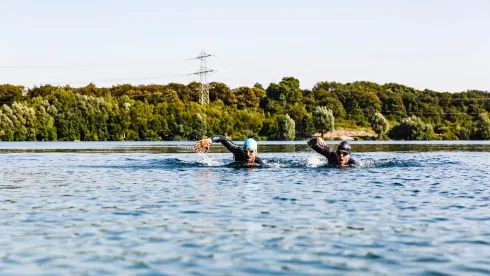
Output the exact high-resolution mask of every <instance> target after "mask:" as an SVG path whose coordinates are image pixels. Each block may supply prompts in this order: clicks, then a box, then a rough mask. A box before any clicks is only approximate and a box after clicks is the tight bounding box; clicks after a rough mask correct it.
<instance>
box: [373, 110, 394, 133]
mask: <svg viewBox="0 0 490 276" xmlns="http://www.w3.org/2000/svg"><path fill="white" fill-rule="evenodd" d="M371 127H372V128H373V130H374V132H376V134H378V138H380V139H383V138H384V137H385V135H386V133H387V132H388V131H389V130H390V123H389V122H388V120H386V118H385V117H384V116H383V114H381V113H379V112H376V113H375V114H374V116H373V118H372V119H371Z"/></svg>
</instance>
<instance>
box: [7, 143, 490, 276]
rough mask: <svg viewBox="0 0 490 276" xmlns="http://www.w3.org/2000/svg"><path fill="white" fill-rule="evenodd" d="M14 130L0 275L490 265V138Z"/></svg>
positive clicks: (436, 269) (440, 270) (431, 269)
mask: <svg viewBox="0 0 490 276" xmlns="http://www.w3.org/2000/svg"><path fill="white" fill-rule="evenodd" d="M353 149H354V151H355V153H354V155H353V156H354V157H355V158H358V159H360V160H362V162H361V164H362V166H361V168H349V169H338V168H329V167H327V166H326V164H325V161H324V160H323V158H321V156H319V155H318V154H316V153H314V152H312V151H311V150H309V149H308V147H306V146H305V145H304V142H259V150H260V152H259V156H260V157H261V158H262V159H263V160H265V161H266V163H267V166H265V167H263V168H235V167H234V166H232V165H230V163H231V161H232V155H231V154H230V153H227V152H226V150H225V149H224V148H223V147H222V146H219V145H215V146H213V148H212V152H211V153H209V154H196V153H193V152H192V142H172V143H169V142H145V143H118V142H94V143H84V142H81V143H74V142H65V143H63V142H61V143H3V142H2V143H0V209H1V212H0V230H1V231H2V235H0V274H4V275H12V274H19V275H24V274H29V275H73V274H75V275H79V274H90V275H92V274H93V275H99V274H100V275H122V274H123V275H124V274H134V275H175V274H186V275H188V274H197V275H229V274H238V275H251V274H259V275H263V274H271V275H282V274H296V275H297V274H301V275H325V274H342V275H346V274H347V275H349V274H353V275H354V274H355V275H357V274H363V275H370V274H371V275H380V274H390V275H392V274H393V273H394V272H395V273H396V274H409V275H413V274H416V275H464V274H467V275H479V274H480V275H488V274H490V242H489V241H490V230H489V229H490V211H489V210H490V208H489V207H490V206H489V202H490V192H489V184H488V183H490V181H489V180H490V177H489V174H490V173H489V172H490V163H489V162H488V160H489V158H490V144H489V143H488V142H474V141H473V142H462V143H460V142H442V143H441V142H429V143H427V142H426V143H422V142H416V143H414V142H403V143H401V142H388V143H380V142H353Z"/></svg>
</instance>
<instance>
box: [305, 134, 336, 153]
mask: <svg viewBox="0 0 490 276" xmlns="http://www.w3.org/2000/svg"><path fill="white" fill-rule="evenodd" d="M307 143H308V146H310V148H312V149H313V150H314V151H316V152H318V153H319V154H321V155H323V156H325V157H329V156H328V155H329V154H331V153H332V152H333V149H332V148H331V147H329V146H328V145H327V144H326V143H325V141H323V139H322V138H321V137H313V138H310V139H309V140H308V142H307Z"/></svg>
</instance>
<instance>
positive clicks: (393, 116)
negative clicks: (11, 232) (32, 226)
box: [0, 77, 490, 141]
mask: <svg viewBox="0 0 490 276" xmlns="http://www.w3.org/2000/svg"><path fill="white" fill-rule="evenodd" d="M200 88H201V84H200V83H198V82H191V83H189V84H187V85H185V84H178V83H169V84H166V85H159V84H151V85H138V86H134V85H130V84H120V85H115V86H112V87H97V86H95V85H94V84H89V85H87V86H84V87H78V88H73V87H70V86H62V87H61V86H60V87H56V86H52V85H43V86H39V87H33V88H30V89H25V88H24V87H23V86H15V85H11V84H4V85H0V140H8V141H21V140H39V141H54V140H94V141H95V140H176V139H185V140H195V139H199V138H201V137H203V136H208V137H209V136H211V135H214V134H224V135H227V136H232V137H233V138H234V139H245V138H247V137H255V138H257V139H281V140H283V139H286V140H287V139H300V138H306V137H310V136H311V135H312V134H313V133H314V132H321V133H322V135H323V134H324V133H325V132H327V131H332V130H333V129H334V126H337V127H343V128H346V129H357V128H361V127H369V126H371V127H372V128H373V129H374V130H375V131H376V132H377V133H378V135H379V137H380V139H385V138H386V137H387V136H386V135H387V133H388V134H389V135H388V136H389V137H391V138H394V139H446V140H447V139H451V140H456V139H465V140H466V139H490V138H489V135H490V134H489V132H490V131H489V130H488V115H487V113H488V112H489V111H490V93H488V92H485V91H477V90H470V91H466V92H460V93H438V92H435V91H431V90H427V89H426V90H423V91H420V90H416V89H414V88H411V87H407V86H404V85H400V84H396V83H387V84H383V85H379V84H376V83H372V82H366V81H358V82H352V83H345V84H343V83H337V82H319V83H317V84H316V85H315V86H314V87H313V88H312V89H311V90H309V89H301V88H300V82H299V80H298V79H296V78H293V77H285V78H283V79H282V80H281V81H280V82H279V83H271V84H270V85H269V86H268V87H267V88H266V89H264V87H263V86H262V85H261V84H258V83H256V84H254V86H253V87H246V86H243V87H238V88H234V89H231V88H230V87H228V86H227V85H226V84H224V83H220V82H213V83H211V84H210V85H209V93H210V104H208V105H206V106H201V105H199V104H198V101H199V95H200ZM407 117H408V118H407ZM388 122H390V123H388ZM390 124H391V125H394V126H395V127H394V128H393V129H391V131H389V130H388V129H389V125H390Z"/></svg>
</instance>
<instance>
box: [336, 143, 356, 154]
mask: <svg viewBox="0 0 490 276" xmlns="http://www.w3.org/2000/svg"><path fill="white" fill-rule="evenodd" d="M337 150H343V151H345V152H348V153H349V154H350V153H351V152H352V148H351V147H350V145H349V142H347V141H342V142H340V144H339V146H338V147H337Z"/></svg>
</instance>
